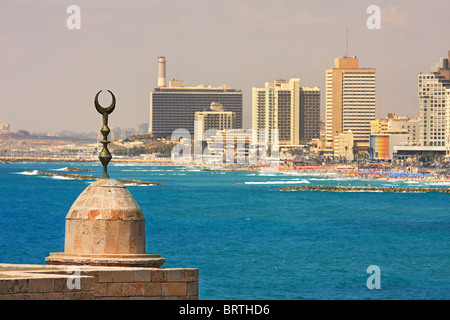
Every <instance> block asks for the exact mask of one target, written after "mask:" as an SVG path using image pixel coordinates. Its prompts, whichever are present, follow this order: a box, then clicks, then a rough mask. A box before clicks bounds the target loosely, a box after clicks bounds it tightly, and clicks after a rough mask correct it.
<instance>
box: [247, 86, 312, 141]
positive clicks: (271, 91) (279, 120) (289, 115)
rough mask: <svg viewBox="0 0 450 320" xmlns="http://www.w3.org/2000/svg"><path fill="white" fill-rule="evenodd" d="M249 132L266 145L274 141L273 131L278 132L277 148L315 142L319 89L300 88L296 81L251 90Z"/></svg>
mask: <svg viewBox="0 0 450 320" xmlns="http://www.w3.org/2000/svg"><path fill="white" fill-rule="evenodd" d="M252 128H253V130H255V131H256V135H257V138H258V140H259V141H261V140H265V141H267V143H271V142H272V141H273V137H272V134H273V130H274V129H278V141H279V145H280V146H294V145H300V143H307V142H309V141H310V140H311V139H314V138H318V137H319V135H320V89H319V88H304V87H300V79H297V78H294V79H290V80H289V81H287V80H275V81H274V82H266V83H265V87H264V88H252ZM261 134H265V137H263V136H261Z"/></svg>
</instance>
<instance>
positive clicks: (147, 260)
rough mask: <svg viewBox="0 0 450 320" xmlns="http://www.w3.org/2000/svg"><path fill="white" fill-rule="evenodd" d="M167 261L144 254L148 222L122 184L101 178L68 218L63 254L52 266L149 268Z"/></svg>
mask: <svg viewBox="0 0 450 320" xmlns="http://www.w3.org/2000/svg"><path fill="white" fill-rule="evenodd" d="M164 262H165V259H164V258H161V257H160V256H159V255H149V254H146V253H145V219H144V216H143V214H142V210H141V208H140V207H139V205H138V204H137V202H136V200H135V199H134V197H133V196H132V195H131V193H130V192H129V191H128V189H127V188H126V187H125V185H123V184H122V183H121V182H119V181H117V180H114V179H109V178H108V179H98V180H97V181H95V182H94V183H92V184H91V185H89V186H88V187H87V188H86V189H85V190H84V191H83V192H82V193H81V194H80V195H79V196H78V198H77V199H76V200H75V202H74V203H73V205H72V207H71V208H70V210H69V212H68V214H67V216H66V227H65V244H64V253H51V254H50V257H48V258H47V263H49V264H102V265H131V266H132V265H149V266H155V267H159V266H160V265H162V264H163V263H164Z"/></svg>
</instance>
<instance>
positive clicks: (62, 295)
mask: <svg viewBox="0 0 450 320" xmlns="http://www.w3.org/2000/svg"><path fill="white" fill-rule="evenodd" d="M76 270H79V272H80V273H79V278H78V277H77V278H76V279H77V280H78V279H79V280H80V281H79V283H80V286H79V288H74V289H71V288H70V286H68V281H69V282H70V283H73V280H74V276H76V275H75V274H74V273H73V272H74V269H72V267H71V266H47V265H12V264H0V300H5V299H8V300H11V299H12V300H111V299H113V300H138V299H149V300H150V299H151V300H197V299H198V280H199V273H198V269H190V268H171V269H169V268H167V269H162V268H131V267H92V266H80V267H79V269H76Z"/></svg>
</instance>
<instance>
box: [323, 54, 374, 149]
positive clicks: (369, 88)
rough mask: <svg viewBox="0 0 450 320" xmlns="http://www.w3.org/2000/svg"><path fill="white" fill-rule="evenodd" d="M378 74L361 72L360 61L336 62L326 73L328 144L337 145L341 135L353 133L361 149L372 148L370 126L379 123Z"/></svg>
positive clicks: (350, 59) (353, 59)
mask: <svg viewBox="0 0 450 320" xmlns="http://www.w3.org/2000/svg"><path fill="white" fill-rule="evenodd" d="M375 73H376V70H375V69H374V68H360V67H359V66H358V58H356V57H343V58H335V59H334V68H330V69H327V70H326V96H325V101H326V119H325V126H326V140H327V142H328V143H329V144H333V143H334V142H335V140H336V139H339V134H340V133H343V132H347V131H349V130H351V131H352V133H353V135H354V139H355V143H356V144H357V145H358V146H359V147H366V148H367V147H368V144H369V136H370V130H371V127H370V122H371V121H373V120H375V93H376V75H375Z"/></svg>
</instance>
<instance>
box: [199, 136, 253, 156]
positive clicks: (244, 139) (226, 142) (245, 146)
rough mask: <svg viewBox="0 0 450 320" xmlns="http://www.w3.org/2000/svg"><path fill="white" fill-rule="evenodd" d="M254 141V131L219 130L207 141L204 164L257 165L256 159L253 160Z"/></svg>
mask: <svg viewBox="0 0 450 320" xmlns="http://www.w3.org/2000/svg"><path fill="white" fill-rule="evenodd" d="M252 141H253V136H252V130H243V129H226V130H218V131H216V133H215V134H214V135H212V136H209V137H207V138H206V139H205V145H206V151H204V152H203V155H202V163H216V164H222V163H227V164H239V165H243V164H256V157H253V159H252V155H251V148H252Z"/></svg>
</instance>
